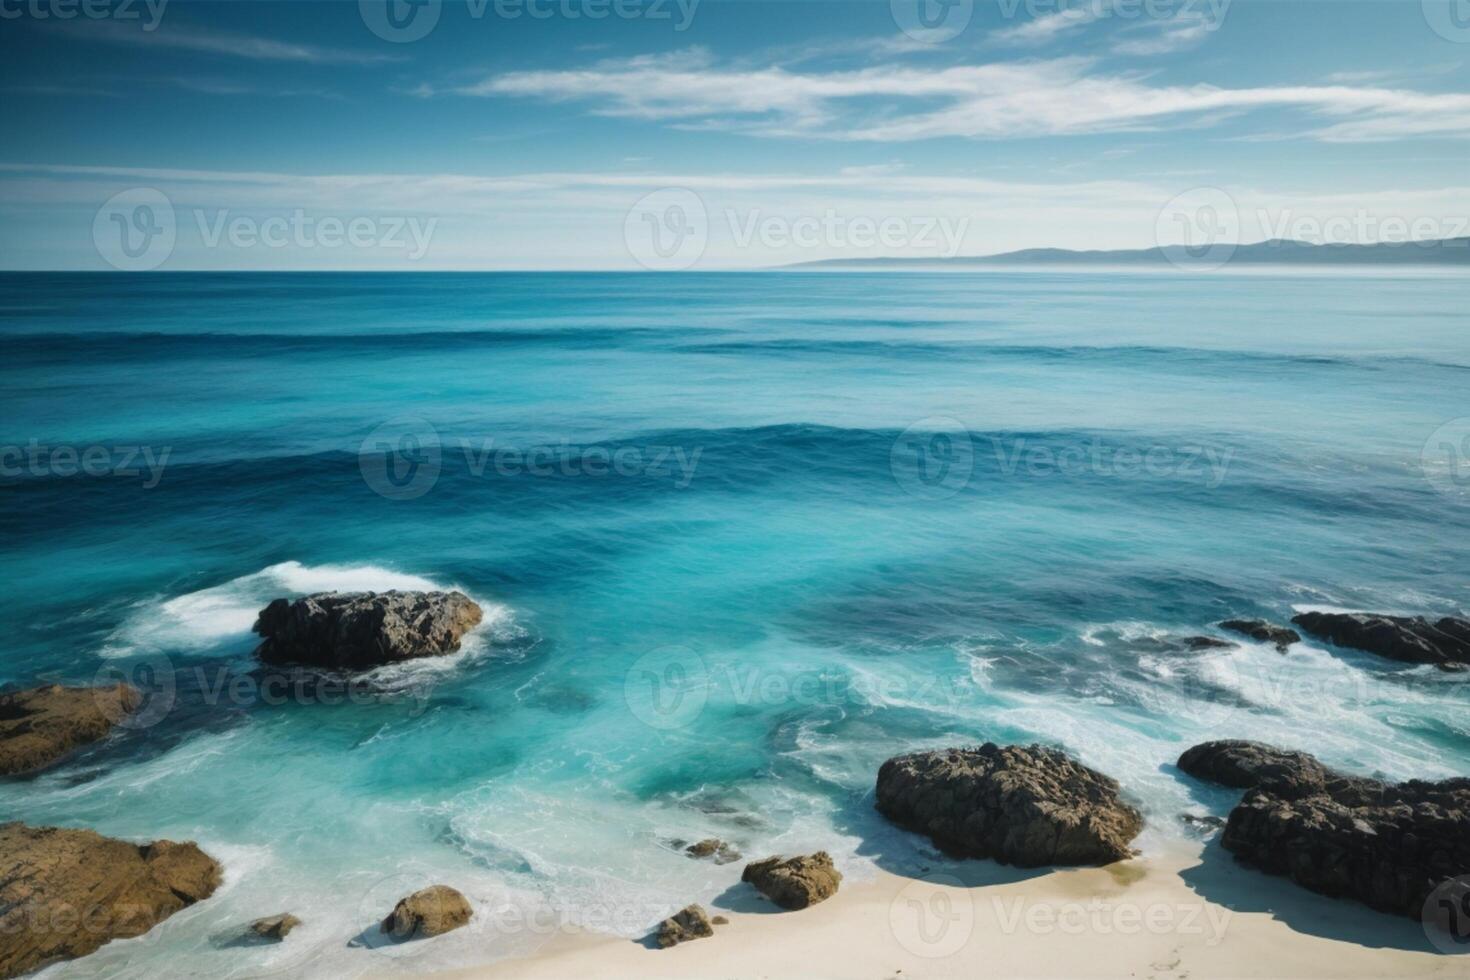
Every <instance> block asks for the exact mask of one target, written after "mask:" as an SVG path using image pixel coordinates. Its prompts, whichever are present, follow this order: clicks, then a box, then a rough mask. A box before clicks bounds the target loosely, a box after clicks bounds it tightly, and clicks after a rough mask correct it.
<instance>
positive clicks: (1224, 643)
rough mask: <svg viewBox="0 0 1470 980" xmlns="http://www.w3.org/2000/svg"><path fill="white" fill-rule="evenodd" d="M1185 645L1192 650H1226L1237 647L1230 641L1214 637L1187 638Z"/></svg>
mask: <svg viewBox="0 0 1470 980" xmlns="http://www.w3.org/2000/svg"><path fill="white" fill-rule="evenodd" d="M1184 645H1185V646H1186V647H1188V648H1189V649H1190V650H1225V649H1228V648H1230V647H1233V646H1235V644H1234V643H1231V642H1230V641H1229V640H1220V639H1216V638H1215V637H1213V636H1186V637H1185V638H1184Z"/></svg>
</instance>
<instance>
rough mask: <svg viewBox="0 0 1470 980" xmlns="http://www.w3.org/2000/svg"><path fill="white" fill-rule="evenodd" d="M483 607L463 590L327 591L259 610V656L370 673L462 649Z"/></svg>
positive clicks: (269, 660) (271, 661)
mask: <svg viewBox="0 0 1470 980" xmlns="http://www.w3.org/2000/svg"><path fill="white" fill-rule="evenodd" d="M481 615H482V613H481V611H480V607H479V606H478V605H476V604H475V602H474V601H473V600H472V599H470V598H469V597H468V596H466V595H465V594H464V593H462V592H325V593H321V594H319V595H310V596H306V597H305V598H302V599H297V600H295V601H294V602H293V601H291V600H289V599H277V600H275V601H274V602H272V603H271V604H270V605H269V606H266V607H265V608H264V609H262V610H261V611H260V616H259V618H257V619H256V621H255V627H254V629H255V632H256V633H259V634H260V635H261V636H262V637H264V638H265V639H264V641H263V642H262V643H261V644H260V646H259V647H257V648H256V654H257V655H258V656H259V657H260V659H261V660H262V661H263V662H265V663H267V664H306V665H310V666H313V667H325V668H328V669H331V670H368V669H370V668H373V667H380V666H382V665H383V664H389V663H395V662H398V661H401V660H412V659H415V658H418V657H433V656H438V655H440V654H444V653H453V652H454V651H455V650H458V649H459V643H460V638H461V637H463V636H464V634H465V633H466V632H468V631H469V630H471V629H473V628H474V627H475V626H476V625H478V624H479V622H480V619H481Z"/></svg>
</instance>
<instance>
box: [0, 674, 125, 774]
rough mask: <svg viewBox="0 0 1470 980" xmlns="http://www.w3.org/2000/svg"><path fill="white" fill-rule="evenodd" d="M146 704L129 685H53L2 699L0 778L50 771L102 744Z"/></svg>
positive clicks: (1, 697)
mask: <svg viewBox="0 0 1470 980" xmlns="http://www.w3.org/2000/svg"><path fill="white" fill-rule="evenodd" d="M142 702H143V696H142V695H141V694H140V693H138V690H137V689H136V688H134V687H131V686H129V685H127V684H117V685H114V686H112V687H62V686H61V685H59V684H51V685H49V686H46V687H37V688H32V689H30V690H28V691H15V692H12V693H10V694H0V776H13V775H17V774H19V773H27V772H35V771H36V770H39V769H44V768H45V767H47V766H49V765H51V764H52V763H54V762H56V761H57V760H58V759H60V758H61V757H62V756H65V755H66V754H68V753H69V752H72V751H74V750H75V749H79V748H81V747H82V746H84V745H89V744H91V743H92V742H96V741H97V740H99V739H101V738H102V737H103V736H105V735H106V734H107V733H108V732H110V731H112V727H113V726H114V725H116V724H117V723H118V722H119V721H121V720H123V719H124V718H126V717H127V716H128V715H130V714H132V712H134V711H136V710H137V709H138V706H139V705H140V704H142Z"/></svg>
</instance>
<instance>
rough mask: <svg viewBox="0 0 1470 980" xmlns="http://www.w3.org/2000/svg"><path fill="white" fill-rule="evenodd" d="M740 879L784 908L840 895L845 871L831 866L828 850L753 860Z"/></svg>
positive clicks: (792, 908)
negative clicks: (838, 891)
mask: <svg viewBox="0 0 1470 980" xmlns="http://www.w3.org/2000/svg"><path fill="white" fill-rule="evenodd" d="M740 880H741V881H746V882H749V883H750V884H752V885H754V886H755V889H756V891H758V892H760V893H761V894H762V895H764V896H766V897H767V898H769V899H770V900H771V901H773V902H775V903H776V904H777V905H779V906H781V907H782V908H783V909H790V910H793V911H794V910H796V909H804V908H806V907H807V906H808V905H815V904H817V903H818V902H821V901H824V900H826V899H828V898H831V897H832V896H833V895H835V894H837V886H838V885H839V884H841V882H842V872H840V871H838V870H837V869H836V868H835V867H834V866H833V865H832V857H831V855H829V854H828V853H827V852H826V851H818V852H817V853H815V854H806V855H802V856H800V857H794V858H782V857H768V858H766V859H765V860H764V861H752V862H750V863H749V864H747V865H746V866H745V871H744V872H743V873H742V874H741V875H740Z"/></svg>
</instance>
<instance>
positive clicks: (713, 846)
mask: <svg viewBox="0 0 1470 980" xmlns="http://www.w3.org/2000/svg"><path fill="white" fill-rule="evenodd" d="M684 853H685V854H687V855H689V856H690V857H692V858H711V859H712V860H713V861H714V862H715V864H730V863H731V862H732V861H739V860H740V852H739V851H737V850H735V848H733V847H731V846H730V845H729V844H727V843H725V842H724V841H722V840H720V839H719V838H718V837H707V838H705V839H704V840H702V841H696V842H695V843H693V844H690V845H689V846H688V847H686V848H684Z"/></svg>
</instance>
